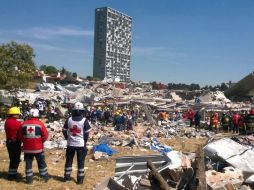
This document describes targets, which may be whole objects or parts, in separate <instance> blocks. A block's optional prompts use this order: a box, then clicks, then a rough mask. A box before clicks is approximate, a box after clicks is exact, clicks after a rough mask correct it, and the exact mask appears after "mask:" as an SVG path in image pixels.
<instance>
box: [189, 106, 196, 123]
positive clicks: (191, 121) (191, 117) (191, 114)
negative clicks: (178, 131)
mask: <svg viewBox="0 0 254 190" xmlns="http://www.w3.org/2000/svg"><path fill="white" fill-rule="evenodd" d="M194 114H195V113H194V111H193V110H192V109H189V111H188V119H189V120H190V127H192V125H193V120H194Z"/></svg>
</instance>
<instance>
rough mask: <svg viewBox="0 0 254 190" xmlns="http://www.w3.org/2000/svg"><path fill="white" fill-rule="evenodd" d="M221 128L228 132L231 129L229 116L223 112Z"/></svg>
mask: <svg viewBox="0 0 254 190" xmlns="http://www.w3.org/2000/svg"><path fill="white" fill-rule="evenodd" d="M221 125H222V130H223V132H225V133H228V132H229V131H230V130H231V118H230V116H229V115H228V114H226V113H223V114H222V117H221Z"/></svg>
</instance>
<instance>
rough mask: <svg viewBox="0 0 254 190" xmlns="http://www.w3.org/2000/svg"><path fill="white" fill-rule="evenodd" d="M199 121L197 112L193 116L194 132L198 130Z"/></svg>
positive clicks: (199, 116)
mask: <svg viewBox="0 0 254 190" xmlns="http://www.w3.org/2000/svg"><path fill="white" fill-rule="evenodd" d="M200 120H201V115H200V113H199V111H197V112H196V113H195V115H194V123H195V130H196V131H198V130H199V128H200Z"/></svg>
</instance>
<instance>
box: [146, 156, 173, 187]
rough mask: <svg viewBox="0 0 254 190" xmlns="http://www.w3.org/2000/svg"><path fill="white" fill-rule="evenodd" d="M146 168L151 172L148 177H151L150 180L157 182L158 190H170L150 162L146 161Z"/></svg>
mask: <svg viewBox="0 0 254 190" xmlns="http://www.w3.org/2000/svg"><path fill="white" fill-rule="evenodd" d="M147 167H148V168H149V169H150V170H151V171H150V175H151V177H152V179H154V180H155V181H157V182H158V183H159V185H160V188H161V189H162V190H171V188H170V187H169V185H168V184H167V182H166V181H165V180H164V178H163V177H162V176H161V174H160V173H159V172H158V171H157V170H156V168H155V166H154V164H153V162H152V161H151V160H148V161H147Z"/></svg>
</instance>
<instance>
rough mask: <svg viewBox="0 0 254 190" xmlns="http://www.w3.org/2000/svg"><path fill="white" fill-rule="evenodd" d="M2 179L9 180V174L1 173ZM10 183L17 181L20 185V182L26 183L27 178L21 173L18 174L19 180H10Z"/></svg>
mask: <svg viewBox="0 0 254 190" xmlns="http://www.w3.org/2000/svg"><path fill="white" fill-rule="evenodd" d="M0 178H2V179H5V180H8V172H3V171H0ZM8 181H16V182H17V183H20V182H25V178H24V177H23V176H22V175H21V174H20V173H18V174H17V179H13V180H8Z"/></svg>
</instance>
